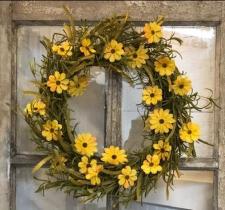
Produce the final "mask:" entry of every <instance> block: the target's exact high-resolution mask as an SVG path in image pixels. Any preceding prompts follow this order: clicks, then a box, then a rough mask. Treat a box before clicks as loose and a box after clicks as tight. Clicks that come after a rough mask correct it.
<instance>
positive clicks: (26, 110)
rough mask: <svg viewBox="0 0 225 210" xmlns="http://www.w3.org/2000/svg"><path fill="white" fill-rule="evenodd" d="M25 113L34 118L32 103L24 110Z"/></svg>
mask: <svg viewBox="0 0 225 210" xmlns="http://www.w3.org/2000/svg"><path fill="white" fill-rule="evenodd" d="M24 112H25V113H26V114H27V115H30V116H32V105H31V103H28V104H27V105H26V107H25V109H24Z"/></svg>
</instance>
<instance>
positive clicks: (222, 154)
mask: <svg viewBox="0 0 225 210" xmlns="http://www.w3.org/2000/svg"><path fill="white" fill-rule="evenodd" d="M219 30H220V35H219V36H218V41H219V42H220V54H219V55H218V56H219V67H220V78H219V83H220V84H221V87H220V106H221V107H222V109H221V110H220V116H219V145H218V146H219V170H218V210H224V209H225V199H224V195H225V109H224V107H225V94H224V90H225V39H224V37H225V3H223V14H222V21H221V25H220V26H219Z"/></svg>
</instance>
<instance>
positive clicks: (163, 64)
mask: <svg viewBox="0 0 225 210" xmlns="http://www.w3.org/2000/svg"><path fill="white" fill-rule="evenodd" d="M154 65H155V71H157V72H159V74H160V76H164V75H166V76H170V75H171V74H173V72H174V71H175V67H176V66H175V62H174V60H172V59H170V58H169V57H163V56H161V57H159V58H158V59H157V60H156V61H155V62H154Z"/></svg>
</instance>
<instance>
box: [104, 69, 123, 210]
mask: <svg viewBox="0 0 225 210" xmlns="http://www.w3.org/2000/svg"><path fill="white" fill-rule="evenodd" d="M106 71H108V73H107V80H106V83H107V86H106V88H107V89H106V136H105V146H109V145H117V146H121V87H122V79H121V77H120V76H119V75H118V74H116V73H114V72H112V71H111V70H110V69H106ZM117 209H119V204H118V200H117V199H116V198H114V197H113V195H112V194H110V195H107V210H117Z"/></svg>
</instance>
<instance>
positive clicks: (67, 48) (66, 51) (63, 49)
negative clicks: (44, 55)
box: [52, 41, 72, 57]
mask: <svg viewBox="0 0 225 210" xmlns="http://www.w3.org/2000/svg"><path fill="white" fill-rule="evenodd" d="M52 51H53V52H54V53H57V54H58V55H61V56H63V57H67V56H71V55H72V46H71V44H70V43H69V42H68V41H65V42H62V43H61V44H59V45H56V44H53V46H52Z"/></svg>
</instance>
